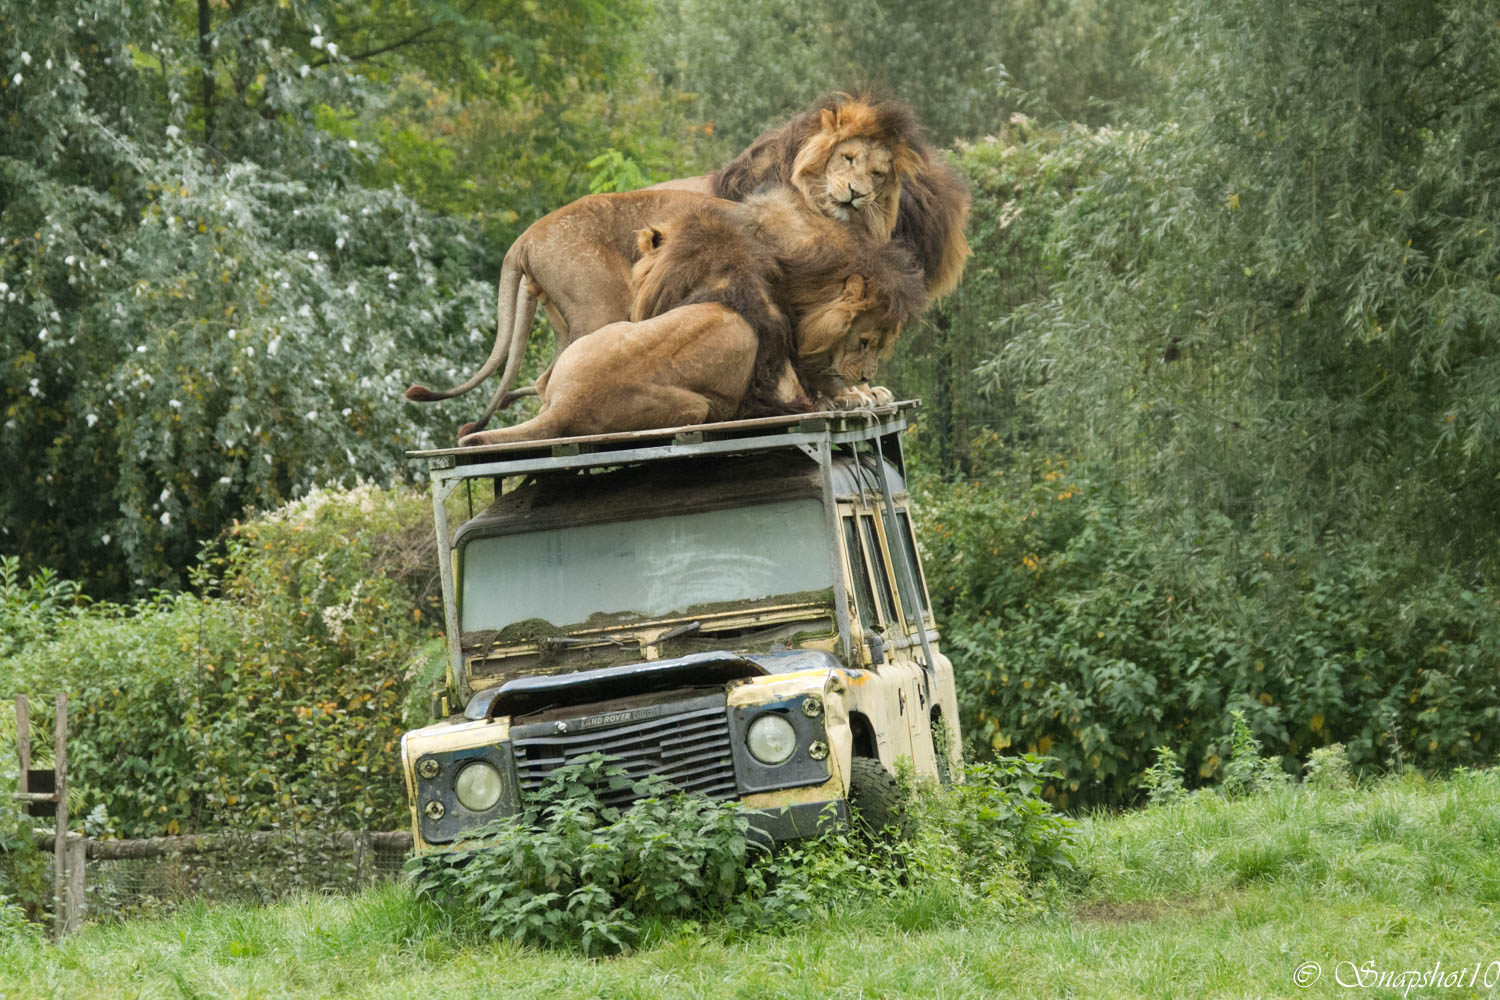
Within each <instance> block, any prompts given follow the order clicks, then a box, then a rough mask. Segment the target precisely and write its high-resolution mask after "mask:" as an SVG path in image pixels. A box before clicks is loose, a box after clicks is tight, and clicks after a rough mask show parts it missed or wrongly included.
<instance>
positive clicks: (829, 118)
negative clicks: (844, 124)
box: [818, 108, 839, 132]
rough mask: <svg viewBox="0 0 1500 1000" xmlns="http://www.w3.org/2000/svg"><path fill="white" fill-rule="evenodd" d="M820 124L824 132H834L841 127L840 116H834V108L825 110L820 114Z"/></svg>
mask: <svg viewBox="0 0 1500 1000" xmlns="http://www.w3.org/2000/svg"><path fill="white" fill-rule="evenodd" d="M818 124H819V125H820V126H821V127H822V129H823V131H824V132H832V131H834V130H835V129H837V128H838V126H839V119H838V115H836V114H834V111H833V109H832V108H824V109H823V110H822V111H821V112H819V113H818Z"/></svg>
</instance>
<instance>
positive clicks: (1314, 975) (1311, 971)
mask: <svg viewBox="0 0 1500 1000" xmlns="http://www.w3.org/2000/svg"><path fill="white" fill-rule="evenodd" d="M1321 975H1323V967H1322V966H1321V965H1319V964H1318V963H1317V962H1303V963H1302V964H1301V965H1299V966H1297V971H1296V972H1294V973H1292V982H1294V983H1296V984H1297V985H1298V986H1301V987H1302V988H1303V989H1306V988H1307V987H1309V986H1311V985H1312V984H1313V983H1315V982H1317V981H1318V977H1319V976H1321Z"/></svg>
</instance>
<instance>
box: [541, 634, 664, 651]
mask: <svg viewBox="0 0 1500 1000" xmlns="http://www.w3.org/2000/svg"><path fill="white" fill-rule="evenodd" d="M604 642H612V643H614V644H615V645H616V646H619V647H620V648H621V649H624V648H625V646H626V644H633V645H636V646H639V645H640V644H641V640H640V639H638V638H636V637H635V636H633V635H623V636H621V635H589V636H582V635H547V636H543V637H542V638H541V639H540V640H539V641H538V642H537V645H538V646H540V647H541V648H542V649H543V650H545V651H547V652H556V651H557V650H559V649H571V648H572V647H574V646H597V645H599V644H600V643H604Z"/></svg>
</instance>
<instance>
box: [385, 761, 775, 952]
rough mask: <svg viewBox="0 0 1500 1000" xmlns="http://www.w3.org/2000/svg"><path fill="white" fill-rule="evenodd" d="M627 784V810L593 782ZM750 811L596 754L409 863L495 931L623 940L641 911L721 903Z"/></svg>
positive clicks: (538, 937) (442, 897)
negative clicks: (677, 789)
mask: <svg viewBox="0 0 1500 1000" xmlns="http://www.w3.org/2000/svg"><path fill="white" fill-rule="evenodd" d="M627 787H630V788H632V789H633V791H634V793H635V794H636V795H638V796H641V798H640V800H639V801H638V802H637V803H636V805H635V807H634V808H633V809H630V810H628V811H624V812H622V811H621V810H620V809H618V808H614V807H611V806H607V805H605V804H604V803H603V801H602V800H601V798H600V795H601V793H604V792H608V791H618V790H621V789H624V788H627ZM748 826H749V820H748V818H747V817H746V815H745V814H744V812H742V811H741V810H740V809H739V808H738V807H737V804H729V805H726V804H720V803H716V802H714V801H712V800H710V799H706V798H703V797H701V796H688V795H681V794H673V793H672V791H671V789H670V787H669V786H668V785H667V784H666V783H665V782H664V781H662V780H661V779H655V780H647V781H638V782H632V781H631V780H630V779H629V778H628V777H627V776H626V775H625V773H624V771H623V770H621V769H620V768H618V767H615V766H613V765H611V764H609V763H608V762H607V761H606V759H605V758H604V757H603V756H602V755H600V754H594V755H592V756H590V757H589V758H587V759H585V760H584V761H582V762H580V763H577V764H569V765H565V766H562V767H559V768H557V769H556V770H554V771H553V772H552V773H551V774H550V775H549V776H548V778H547V782H546V784H545V785H544V786H543V787H542V789H541V791H540V792H539V793H538V794H537V795H535V796H533V797H532V799H531V804H529V805H528V806H527V807H526V808H525V809H523V810H522V811H521V812H520V813H518V814H516V815H515V816H510V817H506V818H505V819H502V820H499V821H496V822H494V823H491V824H488V825H487V826H485V827H482V828H480V829H479V830H476V831H475V832H474V833H473V834H472V835H471V837H470V839H467V840H464V841H461V842H459V844H458V845H456V846H454V847H453V848H450V849H447V850H443V851H437V852H432V853H429V854H423V855H418V856H417V857H415V858H413V859H412V860H411V861H410V862H408V864H407V870H408V872H410V873H411V874H412V876H413V878H414V879H415V882H416V886H417V889H418V891H419V892H421V893H423V894H425V895H427V896H428V897H429V898H431V899H433V900H435V901H437V902H439V903H442V904H448V905H450V906H451V907H453V908H455V909H456V910H457V911H458V912H459V913H460V914H461V915H462V916H464V917H466V918H467V919H469V920H472V921H473V922H474V923H476V924H477V925H478V926H479V927H480V928H482V929H483V930H484V931H485V932H487V933H488V934H490V935H491V936H493V937H504V938H510V939H513V940H515V941H518V942H527V943H531V944H546V945H569V946H573V947H576V948H579V949H581V950H582V951H583V952H585V953H586V954H599V953H608V952H615V951H620V950H623V949H628V948H630V947H632V946H633V945H634V944H635V943H636V941H637V940H638V938H639V936H640V933H641V924H642V922H643V921H650V920H670V919H686V918H692V917H698V916H704V915H707V914H710V913H715V912H718V911H722V910H723V909H725V908H726V907H728V906H729V905H730V904H731V903H732V902H733V901H734V899H735V898H736V897H737V896H738V895H739V893H740V892H742V891H743V890H744V889H745V888H746V861H747V859H748V857H749V853H750V841H749V839H748V838H747V836H746V831H747V829H748Z"/></svg>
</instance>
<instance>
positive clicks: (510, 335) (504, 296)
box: [405, 250, 537, 426]
mask: <svg viewBox="0 0 1500 1000" xmlns="http://www.w3.org/2000/svg"><path fill="white" fill-rule="evenodd" d="M536 304H537V299H536V296H535V295H534V294H532V291H531V281H530V279H528V278H527V277H526V273H525V271H523V270H522V268H521V264H520V261H519V258H518V256H517V254H515V252H514V250H513V251H512V252H511V253H508V254H506V255H505V264H504V266H503V267H502V268H501V269H500V286H499V290H498V292H497V293H496V298H495V346H494V347H493V348H492V349H491V350H490V356H489V357H488V358H487V359H485V362H484V365H483V366H482V367H480V369H479V371H477V372H475V373H474V375H473V376H471V377H470V378H469V379H468V381H466V382H463V383H461V384H459V385H456V386H454V387H453V388H451V389H429V388H427V387H426V386H425V385H414V386H412V387H411V388H409V389H407V390H406V394H405V395H406V398H407V399H410V400H412V401H414V402H418V403H431V402H434V401H436V400H439V399H452V398H453V397H454V396H462V395H463V394H464V393H466V392H468V391H469V390H471V389H474V388H476V387H478V386H479V385H480V383H482V382H483V381H484V380H485V379H487V378H489V377H490V376H491V375H493V374H495V372H496V371H497V370H498V369H499V368H500V364H501V362H504V363H505V372H504V374H502V375H501V376H500V389H499V391H498V392H496V393H495V396H494V398H493V399H492V400H491V401H490V408H489V410H487V411H486V413H485V416H484V418H483V420H481V421H480V424H481V426H482V425H483V422H484V421H485V420H488V419H489V418H490V415H491V414H493V413H494V411H495V410H496V409H498V408H499V406H501V405H506V404H508V403H509V400H507V399H505V396H506V394H507V392H509V390H510V387H511V386H513V385H515V383H516V378H517V376H519V375H520V373H521V358H522V357H523V356H524V355H525V354H526V341H527V339H528V338H529V337H530V335H531V321H532V320H533V319H535V318H536ZM512 398H514V397H512Z"/></svg>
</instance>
